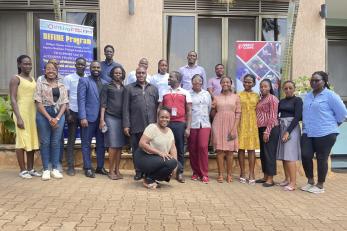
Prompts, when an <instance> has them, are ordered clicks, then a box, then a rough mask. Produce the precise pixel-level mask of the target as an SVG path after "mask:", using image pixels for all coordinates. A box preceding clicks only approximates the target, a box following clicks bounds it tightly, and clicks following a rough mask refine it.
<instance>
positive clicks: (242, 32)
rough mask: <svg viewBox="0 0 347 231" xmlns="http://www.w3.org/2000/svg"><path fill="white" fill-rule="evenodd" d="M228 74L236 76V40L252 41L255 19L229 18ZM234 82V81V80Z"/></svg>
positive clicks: (253, 38)
mask: <svg viewBox="0 0 347 231" xmlns="http://www.w3.org/2000/svg"><path fill="white" fill-rule="evenodd" d="M228 27H229V28H228V34H229V37H228V44H229V45H228V75H229V76H231V77H232V78H233V79H235V78H236V41H254V40H256V37H255V31H256V30H255V28H256V27H255V19H254V18H250V19H246V18H229V26H228ZM235 82H236V81H235Z"/></svg>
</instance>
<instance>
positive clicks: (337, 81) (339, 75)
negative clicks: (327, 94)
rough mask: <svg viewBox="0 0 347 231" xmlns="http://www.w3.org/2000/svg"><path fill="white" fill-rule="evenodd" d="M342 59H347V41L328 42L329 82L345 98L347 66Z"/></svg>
mask: <svg viewBox="0 0 347 231" xmlns="http://www.w3.org/2000/svg"><path fill="white" fill-rule="evenodd" d="M341 60H347V41H329V42H328V70H329V82H330V83H331V84H332V85H333V86H334V91H335V92H336V93H337V94H339V95H340V96H341V97H343V98H344V100H346V99H347V81H346V80H347V77H346V73H347V66H346V63H345V62H343V61H341Z"/></svg>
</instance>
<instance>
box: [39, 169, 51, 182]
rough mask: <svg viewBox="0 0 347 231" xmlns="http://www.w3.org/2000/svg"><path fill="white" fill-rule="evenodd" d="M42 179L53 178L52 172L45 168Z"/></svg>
mask: <svg viewBox="0 0 347 231" xmlns="http://www.w3.org/2000/svg"><path fill="white" fill-rule="evenodd" d="M41 179H42V180H50V179H51V172H50V171H49V170H44V171H43V173H42V177H41Z"/></svg>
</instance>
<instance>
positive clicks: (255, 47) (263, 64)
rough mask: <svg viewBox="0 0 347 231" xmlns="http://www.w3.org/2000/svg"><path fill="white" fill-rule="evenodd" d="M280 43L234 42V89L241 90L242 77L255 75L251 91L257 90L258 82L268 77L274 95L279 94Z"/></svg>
mask: <svg viewBox="0 0 347 231" xmlns="http://www.w3.org/2000/svg"><path fill="white" fill-rule="evenodd" d="M280 71H281V43H280V42H277V41H276V42H268V41H237V42H236V91H237V92H241V91H243V89H244V88H243V84H242V81H243V77H244V76H245V75H246V74H253V75H255V77H256V79H257V82H256V86H255V87H254V88H253V91H255V92H259V82H260V81H261V80H262V79H264V78H267V79H270V80H271V82H272V86H273V88H274V92H275V95H276V96H279V88H280V80H281V75H280Z"/></svg>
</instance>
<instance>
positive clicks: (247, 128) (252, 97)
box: [238, 74, 259, 185]
mask: <svg viewBox="0 0 347 231" xmlns="http://www.w3.org/2000/svg"><path fill="white" fill-rule="evenodd" d="M255 83H256V79H255V76H254V75H252V74H247V75H245V76H244V77H243V87H244V91H242V92H241V93H240V94H239V96H240V101H241V111H242V113H241V120H240V123H239V127H238V135H239V152H238V159H239V164H240V183H244V184H245V183H247V179H246V172H245V152H246V150H247V152H248V163H249V178H248V183H249V184H251V185H254V184H255V177H254V166H255V160H256V157H255V149H259V137H258V127H257V117H256V112H255V108H256V106H257V103H258V100H259V95H258V94H257V93H255V92H253V91H252V88H253V87H254V86H255Z"/></svg>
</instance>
